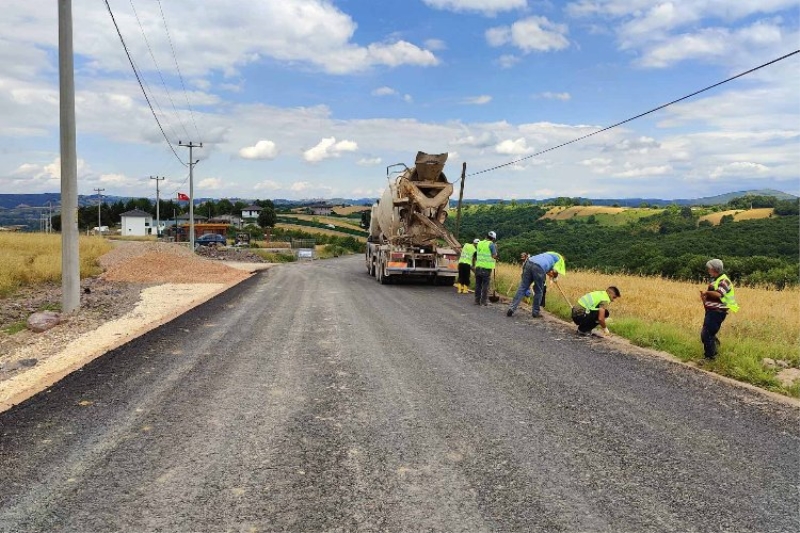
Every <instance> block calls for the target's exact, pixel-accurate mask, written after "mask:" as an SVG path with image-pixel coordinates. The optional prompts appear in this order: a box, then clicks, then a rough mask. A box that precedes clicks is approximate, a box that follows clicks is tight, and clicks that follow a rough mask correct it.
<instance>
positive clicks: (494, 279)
mask: <svg viewBox="0 0 800 533" xmlns="http://www.w3.org/2000/svg"><path fill="white" fill-rule="evenodd" d="M495 272H496V270H492V295H491V296H489V301H490V302H492V303H493V304H496V303H497V302H499V301H500V296H498V295H497V274H495Z"/></svg>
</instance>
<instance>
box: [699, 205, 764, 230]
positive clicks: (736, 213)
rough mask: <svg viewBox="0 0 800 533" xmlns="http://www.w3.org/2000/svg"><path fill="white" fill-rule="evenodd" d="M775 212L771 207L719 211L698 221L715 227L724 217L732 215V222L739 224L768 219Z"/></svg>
mask: <svg viewBox="0 0 800 533" xmlns="http://www.w3.org/2000/svg"><path fill="white" fill-rule="evenodd" d="M774 211H775V210H774V209H773V208H772V207H762V208H758V209H747V210H741V209H734V210H731V211H720V212H718V213H711V214H709V215H704V216H702V217H700V221H703V220H708V221H709V222H711V223H712V224H714V225H715V226H716V225H718V224H719V222H720V220H722V217H724V216H725V215H733V221H734V222H739V221H740V220H755V219H759V218H769V217H771V216H772V213H773V212H774Z"/></svg>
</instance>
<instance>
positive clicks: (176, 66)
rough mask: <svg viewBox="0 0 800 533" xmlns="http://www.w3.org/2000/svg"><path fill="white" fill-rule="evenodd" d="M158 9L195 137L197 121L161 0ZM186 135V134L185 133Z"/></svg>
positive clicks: (198, 134) (198, 135)
mask: <svg viewBox="0 0 800 533" xmlns="http://www.w3.org/2000/svg"><path fill="white" fill-rule="evenodd" d="M158 9H159V10H161V20H163V21H164V29H165V30H166V32H167V40H168V41H169V47H170V49H171V50H172V57H173V58H174V59H175V68H176V69H177V71H178V78H180V80H181V87H183V95H184V97H185V98H186V106H187V107H188V108H189V116H190V117H191V118H192V124H193V125H194V131H195V133H197V137H198V138H199V137H201V135H200V130H198V129H197V123H196V122H195V121H194V110H193V109H192V104H190V103H189V93H188V92H187V91H186V84H185V83H184V82H183V74H181V67H180V66H179V65H178V56H177V54H175V47H174V46H173V45H172V36H171V35H170V33H169V27H168V26H167V17H165V16H164V8H163V7H161V0H158ZM187 137H188V135H187Z"/></svg>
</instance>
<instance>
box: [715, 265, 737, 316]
mask: <svg viewBox="0 0 800 533" xmlns="http://www.w3.org/2000/svg"><path fill="white" fill-rule="evenodd" d="M723 279H724V280H728V283H730V285H731V290H729V291H728V292H727V293H726V294H725V296H723V297H722V298H721V299H720V302H722V304H723V305H724V306H725V307H727V308H728V309H730V311H731V312H732V313H736V312H738V311H739V304H738V303H736V298H735V297H734V296H733V282H732V281H731V279H730V278H729V277H728V276H726V275H725V274H722V275H721V276H720V277H718V278H717V279H715V280H714V283H712V284H711V286H712V287H714V290H715V291H716V290H717V289H718V288H719V282H720V281H722V280H723Z"/></svg>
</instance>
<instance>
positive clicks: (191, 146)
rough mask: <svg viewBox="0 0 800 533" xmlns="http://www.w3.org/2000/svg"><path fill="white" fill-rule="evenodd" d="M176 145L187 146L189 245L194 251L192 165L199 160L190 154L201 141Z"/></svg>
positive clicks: (198, 146)
mask: <svg viewBox="0 0 800 533" xmlns="http://www.w3.org/2000/svg"><path fill="white" fill-rule="evenodd" d="M178 146H185V147H187V148H189V246H190V247H191V249H192V252H194V166H195V165H196V164H197V163H198V161H200V160H199V159H198V160H197V161H195V160H194V159H193V156H192V149H194V148H202V147H203V143H198V144H194V143H193V142H192V141H189V142H188V143H184V142H183V141H178Z"/></svg>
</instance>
